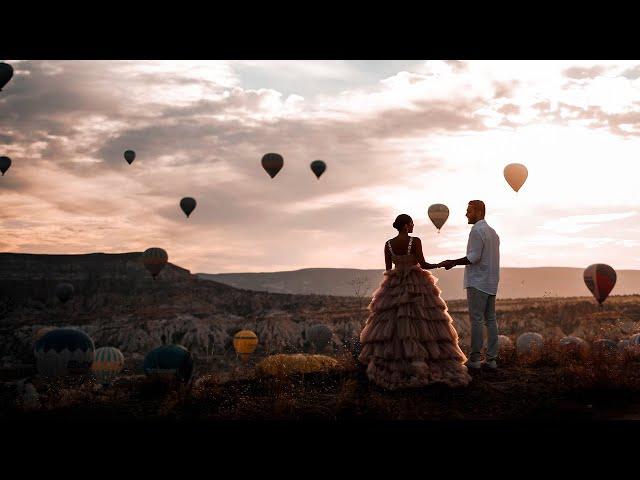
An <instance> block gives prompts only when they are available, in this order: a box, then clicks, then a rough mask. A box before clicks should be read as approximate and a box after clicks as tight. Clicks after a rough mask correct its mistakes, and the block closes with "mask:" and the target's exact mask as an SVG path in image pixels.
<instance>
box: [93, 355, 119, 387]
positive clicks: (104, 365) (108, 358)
mask: <svg viewBox="0 0 640 480" xmlns="http://www.w3.org/2000/svg"><path fill="white" fill-rule="evenodd" d="M123 367H124V355H122V352H121V351H120V350H118V349H117V348H114V347H101V348H99V349H97V350H96V353H95V356H94V359H93V365H91V371H92V372H93V374H94V375H95V376H96V380H98V381H99V382H100V383H102V384H103V385H109V384H110V383H111V382H112V381H113V379H114V378H115V377H116V375H118V374H119V373H120V372H121V371H122V369H123Z"/></svg>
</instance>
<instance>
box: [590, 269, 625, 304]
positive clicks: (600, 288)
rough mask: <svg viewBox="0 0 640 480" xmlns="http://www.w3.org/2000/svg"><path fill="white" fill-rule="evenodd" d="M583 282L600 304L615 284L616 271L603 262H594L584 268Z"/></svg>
mask: <svg viewBox="0 0 640 480" xmlns="http://www.w3.org/2000/svg"><path fill="white" fill-rule="evenodd" d="M583 276H584V283H585V284H586V285H587V288H588V289H589V290H590V291H591V293H592V294H593V296H594V297H595V299H596V300H597V301H598V303H599V304H600V305H602V302H604V301H605V300H606V299H607V297H608V296H609V293H611V290H613V287H614V286H615V284H616V279H617V276H616V271H615V270H614V269H613V268H611V267H610V266H609V265H606V264H604V263H594V264H593V265H589V266H588V267H587V268H586V269H585V270H584V275H583Z"/></svg>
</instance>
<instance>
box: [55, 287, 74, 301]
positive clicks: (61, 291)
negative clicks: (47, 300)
mask: <svg viewBox="0 0 640 480" xmlns="http://www.w3.org/2000/svg"><path fill="white" fill-rule="evenodd" d="M73 293H74V289H73V285H71V284H70V283H60V284H58V286H57V287H56V297H58V300H60V301H61V302H62V303H67V302H68V301H69V300H71V299H72V298H73Z"/></svg>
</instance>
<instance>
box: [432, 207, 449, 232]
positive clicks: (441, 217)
mask: <svg viewBox="0 0 640 480" xmlns="http://www.w3.org/2000/svg"><path fill="white" fill-rule="evenodd" d="M427 213H428V215H429V218H430V219H431V222H432V223H433V224H434V225H435V226H436V228H437V229H438V233H440V229H441V228H442V226H443V225H444V222H446V221H447V218H449V208H447V206H446V205H443V204H441V203H436V204H434V205H431V206H430V207H429V210H428V212H427Z"/></svg>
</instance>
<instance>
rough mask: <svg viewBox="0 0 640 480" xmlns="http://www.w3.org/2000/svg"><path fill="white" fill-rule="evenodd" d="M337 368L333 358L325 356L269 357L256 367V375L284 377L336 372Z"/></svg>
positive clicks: (295, 355)
mask: <svg viewBox="0 0 640 480" xmlns="http://www.w3.org/2000/svg"><path fill="white" fill-rule="evenodd" d="M338 366H339V363H338V361H337V360H336V359H335V358H331V357H327V356H326V355H304V354H301V353H298V354H293V355H285V354H278V355H271V356H269V357H267V358H265V359H264V360H262V361H260V363H258V365H256V373H257V374H258V375H270V376H274V377H284V376H289V375H295V374H301V373H302V374H304V373H319V372H328V371H331V370H336V369H337V368H338Z"/></svg>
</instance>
